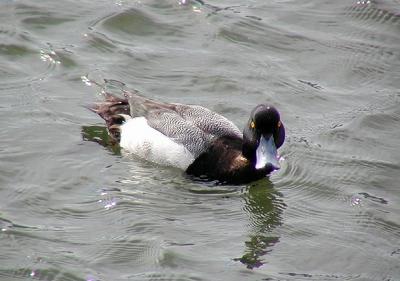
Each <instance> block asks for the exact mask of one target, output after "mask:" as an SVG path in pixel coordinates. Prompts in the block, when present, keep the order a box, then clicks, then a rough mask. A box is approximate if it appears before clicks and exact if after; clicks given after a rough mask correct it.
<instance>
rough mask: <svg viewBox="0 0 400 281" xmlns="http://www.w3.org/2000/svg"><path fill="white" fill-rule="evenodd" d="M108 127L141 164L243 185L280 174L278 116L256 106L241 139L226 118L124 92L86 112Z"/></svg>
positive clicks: (281, 127) (281, 135) (264, 106)
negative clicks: (172, 167)
mask: <svg viewBox="0 0 400 281" xmlns="http://www.w3.org/2000/svg"><path fill="white" fill-rule="evenodd" d="M88 108H89V109H90V110H92V111H93V112H95V113H97V114H99V115H100V116H101V117H102V118H103V119H104V120H105V122H106V125H107V128H108V132H109V135H110V136H111V137H112V138H113V139H114V140H115V141H116V142H118V143H119V145H120V146H121V148H122V149H123V150H126V151H128V152H131V153H133V154H135V155H137V156H139V157H141V158H143V159H146V160H148V161H151V162H155V163H158V164H162V165H168V166H174V167H178V168H181V169H183V170H184V171H185V172H186V173H187V174H189V175H192V176H195V177H200V178H206V179H209V180H217V181H219V182H225V183H233V184H239V183H247V182H251V181H254V180H257V179H261V178H263V177H265V176H266V175H268V174H270V173H271V172H272V171H274V170H277V169H279V161H278V156H277V148H279V147H281V146H282V144H283V142H284V139H285V127H284V125H283V123H282V121H281V119H280V115H279V112H278V110H276V108H274V107H273V106H270V105H267V104H259V105H257V106H256V107H255V108H254V109H253V110H252V111H251V113H250V118H249V120H248V122H247V124H246V126H245V128H244V130H243V133H241V132H240V130H239V129H238V128H237V127H236V125H234V124H233V123H232V122H231V121H229V120H228V119H227V118H225V117H223V116H221V115H219V114H218V113H215V112H213V111H211V110H209V109H207V108H204V107H202V106H198V105H185V104H179V103H165V102H160V101H155V100H152V99H149V98H146V97H144V96H142V95H140V94H139V93H138V92H137V91H124V96H123V97H118V96H115V95H112V94H109V93H105V94H104V101H101V102H97V103H94V104H93V105H91V106H89V107H88Z"/></svg>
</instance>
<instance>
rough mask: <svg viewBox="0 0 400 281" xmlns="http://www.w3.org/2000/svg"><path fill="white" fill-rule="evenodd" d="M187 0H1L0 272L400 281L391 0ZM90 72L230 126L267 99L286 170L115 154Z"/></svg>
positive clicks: (31, 276) (399, 145) (399, 150)
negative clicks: (242, 178) (217, 177)
mask: <svg viewBox="0 0 400 281" xmlns="http://www.w3.org/2000/svg"><path fill="white" fill-rule="evenodd" d="M183 2H184V3H186V4H183V3H182V2H181V3H179V2H178V1H177V0H176V1H175V0H165V1H158V0H149V1H128V0H118V1H104V0H103V1H95V2H94V1H87V0H84V1H28V0H26V1H25V0H23V1H12V0H6V1H1V2H0V124H1V128H2V130H1V131H0V137H1V140H2V141H1V142H0V230H1V231H0V280H400V266H399V265H400V196H399V194H400V193H399V191H400V184H399V182H400V176H399V174H400V142H399V139H400V90H399V88H400V82H399V81H400V48H399V46H400V32H399V31H400V16H399V15H400V8H399V7H400V2H399V1H398V0H385V1H383V0H376V1H373V0H372V1H356V0H354V1H325V0H324V1H316V0H306V1H290V0H289V1H261V0H252V1H243V0H234V1H227V0H222V1H211V0H210V1H208V2H206V3H205V4H204V5H203V4H201V3H199V2H195V1H183ZM82 76H89V78H91V79H95V80H97V81H102V80H103V79H115V80H117V81H121V82H123V83H125V84H126V87H128V88H136V89H138V90H140V91H141V92H142V93H144V94H145V95H147V96H149V97H152V98H156V99H162V100H165V101H174V102H180V103H191V104H200V105H203V106H206V107H208V108H210V109H212V110H215V111H217V112H219V113H222V114H223V115H225V116H226V117H228V118H229V119H231V120H232V121H234V122H235V123H236V124H237V125H238V126H239V127H242V126H243V125H244V122H245V121H246V120H247V118H248V114H249V111H250V110H251V109H252V108H253V106H254V105H256V104H258V103H262V102H270V103H273V104H275V105H276V106H277V107H278V108H279V109H280V111H281V113H282V119H283V121H284V123H285V126H286V128H287V135H288V138H287V141H286V143H285V145H284V147H283V148H282V150H281V154H282V156H283V157H284V158H285V160H284V161H283V163H282V169H281V170H280V171H278V172H276V173H274V174H273V175H272V176H271V177H270V178H269V179H265V180H261V181H258V182H255V183H252V184H249V185H246V186H239V187H238V186H216V187H213V186H212V185H209V184H206V183H199V182H193V181H192V180H190V179H189V178H187V177H185V176H184V175H183V174H182V172H181V171H179V170H175V169H172V168H168V167H160V166H157V165H154V164H151V163H147V162H145V161H142V160H140V159H137V158H135V157H130V156H126V155H123V154H122V155H121V153H120V152H119V149H118V147H116V146H112V145H110V144H108V142H107V137H106V134H105V130H104V127H103V124H102V121H101V120H100V119H99V118H98V117H97V116H95V115H94V114H92V113H91V112H88V110H86V109H85V108H84V107H83V106H82V105H85V104H88V103H91V102H93V101H96V100H98V99H100V98H101V95H100V89H99V88H97V87H96V86H93V85H92V86H87V85H85V83H83V81H82ZM115 85H121V83H117V82H115V83H113V82H110V83H108V84H106V85H104V86H107V87H111V88H113V87H114V88H113V89H112V90H118V87H116V86H115ZM115 88H117V89H115Z"/></svg>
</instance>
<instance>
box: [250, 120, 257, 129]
mask: <svg viewBox="0 0 400 281" xmlns="http://www.w3.org/2000/svg"><path fill="white" fill-rule="evenodd" d="M250 127H251V128H252V129H254V128H255V127H256V124H255V123H254V121H251V123H250Z"/></svg>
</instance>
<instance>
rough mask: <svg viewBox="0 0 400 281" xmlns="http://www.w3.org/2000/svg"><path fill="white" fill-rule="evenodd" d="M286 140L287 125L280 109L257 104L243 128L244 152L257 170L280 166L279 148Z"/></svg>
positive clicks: (273, 168) (271, 169)
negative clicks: (284, 124) (281, 117)
mask: <svg viewBox="0 0 400 281" xmlns="http://www.w3.org/2000/svg"><path fill="white" fill-rule="evenodd" d="M284 141H285V127H284V126H283V123H282V121H281V119H280V115H279V112H278V110H276V109H275V108H274V107H273V106H269V105H266V104H260V105H257V106H256V107H255V108H254V109H253V111H252V112H251V114H250V118H249V121H248V123H247V125H246V126H245V128H244V130H243V147H242V154H243V156H244V157H246V158H247V159H248V160H249V161H250V162H251V163H252V165H254V167H255V169H256V170H261V169H267V170H269V171H273V170H277V169H279V168H280V165H279V161H278V155H277V149H278V148H279V147H280V146H282V144H283V142H284Z"/></svg>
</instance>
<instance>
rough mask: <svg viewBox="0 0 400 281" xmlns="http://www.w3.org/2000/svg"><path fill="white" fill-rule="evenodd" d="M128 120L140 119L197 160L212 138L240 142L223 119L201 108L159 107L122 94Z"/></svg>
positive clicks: (236, 131)
mask: <svg viewBox="0 0 400 281" xmlns="http://www.w3.org/2000/svg"><path fill="white" fill-rule="evenodd" d="M125 95H126V97H127V99H128V103H129V105H130V115H131V116H132V117H139V116H143V117H145V118H146V120H147V123H148V125H149V126H151V127H152V128H153V129H155V130H157V131H159V132H161V133H162V134H164V135H165V136H167V137H168V138H170V139H172V140H173V141H174V142H176V143H179V144H182V145H183V146H185V147H186V148H187V149H188V150H189V151H190V152H191V153H192V154H193V156H194V157H198V156H199V155H200V154H201V153H202V152H204V151H206V149H207V148H208V147H209V146H210V144H211V142H212V141H213V139H214V138H216V137H222V136H228V137H235V138H240V139H241V138H242V133H241V132H240V130H239V129H238V128H237V126H236V125H234V124H233V123H232V122H231V121H229V120H228V119H227V118H225V117H223V116H221V115H219V114H218V113H215V112H213V111H211V110H209V109H207V108H205V107H202V106H198V105H185V104H178V103H163V102H158V101H154V100H151V99H147V98H144V97H143V96H140V95H139V94H138V93H137V92H126V93H125Z"/></svg>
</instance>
